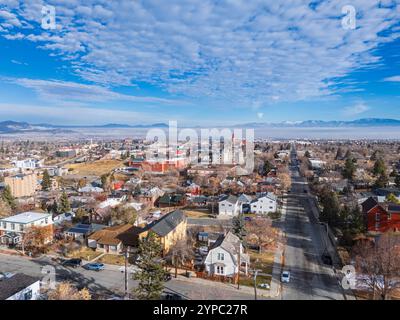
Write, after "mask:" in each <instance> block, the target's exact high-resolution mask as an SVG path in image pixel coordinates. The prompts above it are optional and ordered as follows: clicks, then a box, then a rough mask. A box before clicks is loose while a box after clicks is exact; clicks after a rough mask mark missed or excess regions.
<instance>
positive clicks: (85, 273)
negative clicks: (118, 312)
mask: <svg viewBox="0 0 400 320" xmlns="http://www.w3.org/2000/svg"><path fill="white" fill-rule="evenodd" d="M45 266H53V267H54V268H55V276H56V281H70V282H72V283H74V284H75V285H76V286H78V287H81V288H83V287H86V288H89V290H90V291H91V292H93V293H95V294H97V295H99V296H103V297H111V296H114V295H119V296H122V295H123V293H124V273H123V272H121V271H119V267H118V266H112V265H106V267H105V270H102V271H99V272H96V271H90V270H86V269H84V268H82V267H78V268H76V269H75V268H70V267H64V266H61V265H60V264H59V263H57V262H54V261H52V260H51V259H50V258H49V257H41V258H38V259H28V258H26V257H21V256H13V255H7V254H0V272H12V273H17V272H21V273H25V274H28V275H31V276H36V277H39V278H41V279H43V277H44V274H42V273H41V271H42V268H43V267H45ZM128 286H129V289H130V290H132V289H133V288H135V287H136V286H137V281H135V280H132V278H131V277H129V282H128ZM235 288H236V287H235V286H233V285H227V284H221V283H218V282H211V281H207V280H203V279H186V278H183V277H178V278H177V279H175V278H172V279H171V280H170V281H168V282H166V283H165V291H168V292H174V293H178V294H180V295H182V296H183V297H185V298H186V299H200V300H217V299H226V300H228V299H229V300H249V299H254V295H253V292H252V290H250V289H248V290H240V291H239V290H236V289H235Z"/></svg>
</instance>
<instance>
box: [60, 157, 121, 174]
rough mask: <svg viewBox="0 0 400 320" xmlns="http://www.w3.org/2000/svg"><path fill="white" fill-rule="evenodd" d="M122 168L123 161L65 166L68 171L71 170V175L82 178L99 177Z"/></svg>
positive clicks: (100, 161)
mask: <svg viewBox="0 0 400 320" xmlns="http://www.w3.org/2000/svg"><path fill="white" fill-rule="evenodd" d="M122 166H123V161H120V160H98V161H94V162H89V163H72V164H68V165H66V167H67V168H68V169H73V171H72V172H71V173H72V174H75V175H77V174H79V175H82V176H101V175H103V174H106V173H109V172H111V171H112V170H113V169H116V168H119V167H122Z"/></svg>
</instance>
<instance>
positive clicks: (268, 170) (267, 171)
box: [262, 160, 273, 176]
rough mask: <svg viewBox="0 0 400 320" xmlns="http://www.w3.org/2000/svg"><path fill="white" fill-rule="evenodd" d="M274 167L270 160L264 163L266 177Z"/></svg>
mask: <svg viewBox="0 0 400 320" xmlns="http://www.w3.org/2000/svg"><path fill="white" fill-rule="evenodd" d="M272 168H273V166H272V164H271V162H269V160H266V161H265V162H264V166H263V169H262V171H263V175H264V176H266V175H267V174H268V173H269V172H270V171H271V170H272Z"/></svg>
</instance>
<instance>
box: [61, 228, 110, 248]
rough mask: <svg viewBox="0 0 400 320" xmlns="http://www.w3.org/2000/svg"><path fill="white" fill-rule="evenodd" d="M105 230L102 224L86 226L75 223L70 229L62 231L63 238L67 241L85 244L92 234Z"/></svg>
mask: <svg viewBox="0 0 400 320" xmlns="http://www.w3.org/2000/svg"><path fill="white" fill-rule="evenodd" d="M104 228H106V226H105V225H102V224H96V223H91V224H86V223H77V224H75V225H74V226H72V227H71V228H69V229H67V230H66V231H64V237H65V238H66V239H69V240H74V241H79V242H81V243H86V242H87V238H88V236H89V235H90V234H92V233H93V232H96V231H98V230H101V229H104Z"/></svg>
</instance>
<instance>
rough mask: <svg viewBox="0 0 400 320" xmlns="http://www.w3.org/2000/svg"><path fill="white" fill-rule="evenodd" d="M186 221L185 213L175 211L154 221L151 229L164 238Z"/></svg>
mask: <svg viewBox="0 0 400 320" xmlns="http://www.w3.org/2000/svg"><path fill="white" fill-rule="evenodd" d="M184 220H186V216H185V215H184V213H183V212H182V211H181V210H175V211H172V212H170V213H168V214H166V215H165V216H163V217H162V218H161V219H159V220H156V221H154V223H153V225H152V226H151V227H150V229H151V230H152V231H154V232H155V233H156V234H158V235H159V236H161V237H164V236H166V235H167V234H168V233H170V232H171V231H172V230H174V229H175V228H176V227H177V226H178V225H179V224H180V223H181V222H182V221H184Z"/></svg>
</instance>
